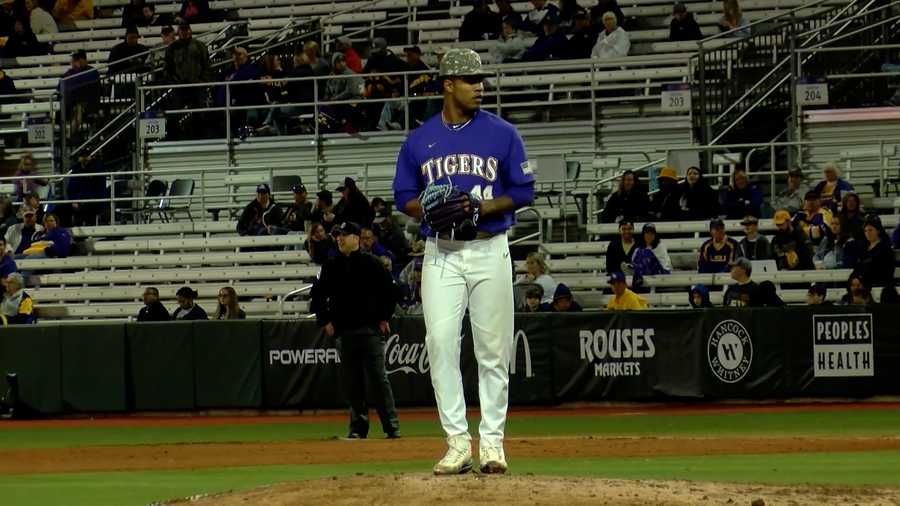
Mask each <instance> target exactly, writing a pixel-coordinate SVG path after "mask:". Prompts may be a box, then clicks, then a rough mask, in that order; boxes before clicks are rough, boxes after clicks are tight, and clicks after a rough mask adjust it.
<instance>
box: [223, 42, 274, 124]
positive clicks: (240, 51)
mask: <svg viewBox="0 0 900 506" xmlns="http://www.w3.org/2000/svg"><path fill="white" fill-rule="evenodd" d="M259 78H260V72H259V67H257V66H256V65H255V64H254V63H253V62H251V61H250V53H249V52H248V51H247V48H244V47H240V46H238V47H234V48H232V50H231V65H229V66H227V67H225V69H223V71H222V75H221V77H220V78H219V80H220V81H227V82H242V81H258V80H259ZM227 88H228V87H226V86H219V87H218V88H217V90H216V105H217V106H219V107H222V106H224V105H225V104H226V103H227V101H228V98H229V94H230V98H231V104H230V105H232V106H237V107H243V106H249V105H260V104H262V103H264V102H265V100H266V99H265V88H264V87H263V86H261V85H259V84H256V83H255V82H254V83H250V84H238V85H233V86H230V88H231V89H230V90H228V89H227ZM229 114H231V125H232V128H234V129H235V130H236V132H238V135H240V133H241V132H243V131H244V128H245V127H247V126H256V124H257V123H258V122H259V116H260V110H259V109H239V110H237V111H230V112H229Z"/></svg>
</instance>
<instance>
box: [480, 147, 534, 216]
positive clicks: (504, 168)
mask: <svg viewBox="0 0 900 506" xmlns="http://www.w3.org/2000/svg"><path fill="white" fill-rule="evenodd" d="M499 173H500V174H499V177H500V178H501V179H503V187H504V188H505V192H504V194H503V195H501V196H498V197H497V198H493V199H487V200H484V201H482V202H481V209H480V213H481V215H482V216H490V215H494V214H504V213H507V212H511V211H515V210H516V209H520V208H522V207H525V206H527V205H529V204H531V203H532V202H533V201H534V170H533V169H532V168H531V165H530V163H529V161H528V155H527V154H526V153H525V143H524V142H522V137H521V136H520V135H519V132H517V131H515V130H513V132H512V134H511V135H510V139H509V149H508V151H507V153H506V156H505V157H504V158H503V160H502V161H501V164H500V170H499Z"/></svg>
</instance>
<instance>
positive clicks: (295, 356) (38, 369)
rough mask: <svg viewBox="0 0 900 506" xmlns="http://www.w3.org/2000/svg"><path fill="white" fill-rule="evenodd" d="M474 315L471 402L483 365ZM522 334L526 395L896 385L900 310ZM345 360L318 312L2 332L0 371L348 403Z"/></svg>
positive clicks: (399, 361)
mask: <svg viewBox="0 0 900 506" xmlns="http://www.w3.org/2000/svg"><path fill="white" fill-rule="evenodd" d="M463 327H464V329H463V334H464V336H463V346H462V349H463V351H462V369H463V380H464V384H465V391H466V396H467V398H468V399H469V400H470V403H471V402H472V401H475V400H476V399H477V368H476V365H475V362H474V358H473V354H472V339H471V330H470V327H469V324H468V322H466V323H465V324H464V326H463ZM392 328H393V329H394V333H393V334H392V335H391V336H389V337H388V338H387V342H386V344H387V346H386V353H385V354H386V362H387V368H388V371H389V377H390V380H391V383H392V385H393V388H394V396H395V398H396V400H397V404H398V405H400V406H429V405H433V404H434V397H433V393H432V389H431V384H430V379H429V376H428V374H429V362H428V356H427V352H426V350H425V326H424V322H423V320H422V319H421V318H418V317H404V318H398V319H396V320H395V321H393V322H392ZM514 338H515V341H516V348H515V350H516V351H515V355H514V358H513V361H512V363H511V370H510V373H511V374H510V398H511V403H512V404H514V405H537V404H556V403H561V402H572V401H582V400H583V401H604V400H615V401H650V400H654V401H659V400H667V399H670V400H676V399H677V400H691V399H716V398H732V399H733V398H748V399H754V398H785V397H795V396H803V397H867V396H872V395H883V394H900V316H898V312H897V311H896V308H894V309H892V308H890V307H889V306H873V307H868V308H862V307H854V308H844V307H834V308H823V309H817V310H812V309H809V308H787V309H745V310H725V309H715V310H706V311H653V312H643V313H640V312H639V313H608V312H604V313H577V314H538V315H528V314H522V315H517V317H516V334H515V336H514ZM339 363H340V357H339V354H338V352H337V350H336V348H335V343H334V339H331V338H327V337H325V336H324V335H323V334H322V333H321V332H320V331H319V329H318V327H316V325H315V323H314V322H313V321H311V320H264V321H240V322H234V321H231V322H220V321H209V322H206V321H204V322H171V323H168V322H166V323H140V324H138V323H109V324H100V323H98V324H90V325H77V326H71V325H70V326H54V325H47V326H44V325H41V326H31V327H8V328H4V329H2V330H0V372H15V373H17V374H18V376H19V382H20V385H21V386H20V391H21V397H22V400H23V401H24V402H25V403H26V404H27V405H28V406H29V407H31V408H34V409H35V410H37V411H39V412H41V413H45V414H55V413H70V412H121V411H149V410H154V411H157V410H199V409H213V408H226V409H235V408H251V409H260V408H264V409H285V408H288V409H312V408H338V407H342V406H343V402H342V401H341V399H342V396H341V393H340V392H341V390H340V388H341V386H340V375H339V374H338V372H339V367H340V365H339ZM2 381H3V380H2V378H0V388H2V389H3V390H5V385H2Z"/></svg>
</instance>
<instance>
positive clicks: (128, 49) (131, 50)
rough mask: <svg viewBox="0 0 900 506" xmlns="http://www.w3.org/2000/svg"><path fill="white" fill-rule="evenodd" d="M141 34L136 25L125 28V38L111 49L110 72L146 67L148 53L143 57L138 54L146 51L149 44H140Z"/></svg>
mask: <svg viewBox="0 0 900 506" xmlns="http://www.w3.org/2000/svg"><path fill="white" fill-rule="evenodd" d="M140 40H141V34H140V33H139V32H138V29H137V28H136V27H134V26H129V27H128V29H126V30H125V40H124V41H123V42H120V43H118V44H116V45H115V46H113V47H112V49H111V50H110V51H109V61H108V62H107V63H109V69H108V70H109V73H110V74H119V73H125V72H137V71H139V70H140V69H142V68H143V67H144V60H146V59H147V55H144V56H142V57H137V58H135V57H136V56H138V55H140V54H142V53H146V52H147V51H148V48H147V46H145V45H143V44H140V43H139V42H138V41H140Z"/></svg>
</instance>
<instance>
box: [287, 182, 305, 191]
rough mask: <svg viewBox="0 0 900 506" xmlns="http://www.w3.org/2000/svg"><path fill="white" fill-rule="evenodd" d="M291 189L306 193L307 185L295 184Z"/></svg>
mask: <svg viewBox="0 0 900 506" xmlns="http://www.w3.org/2000/svg"><path fill="white" fill-rule="evenodd" d="M291 191H292V192H294V193H306V187H305V186H303V183H300V184H295V185H294V186H291Z"/></svg>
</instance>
